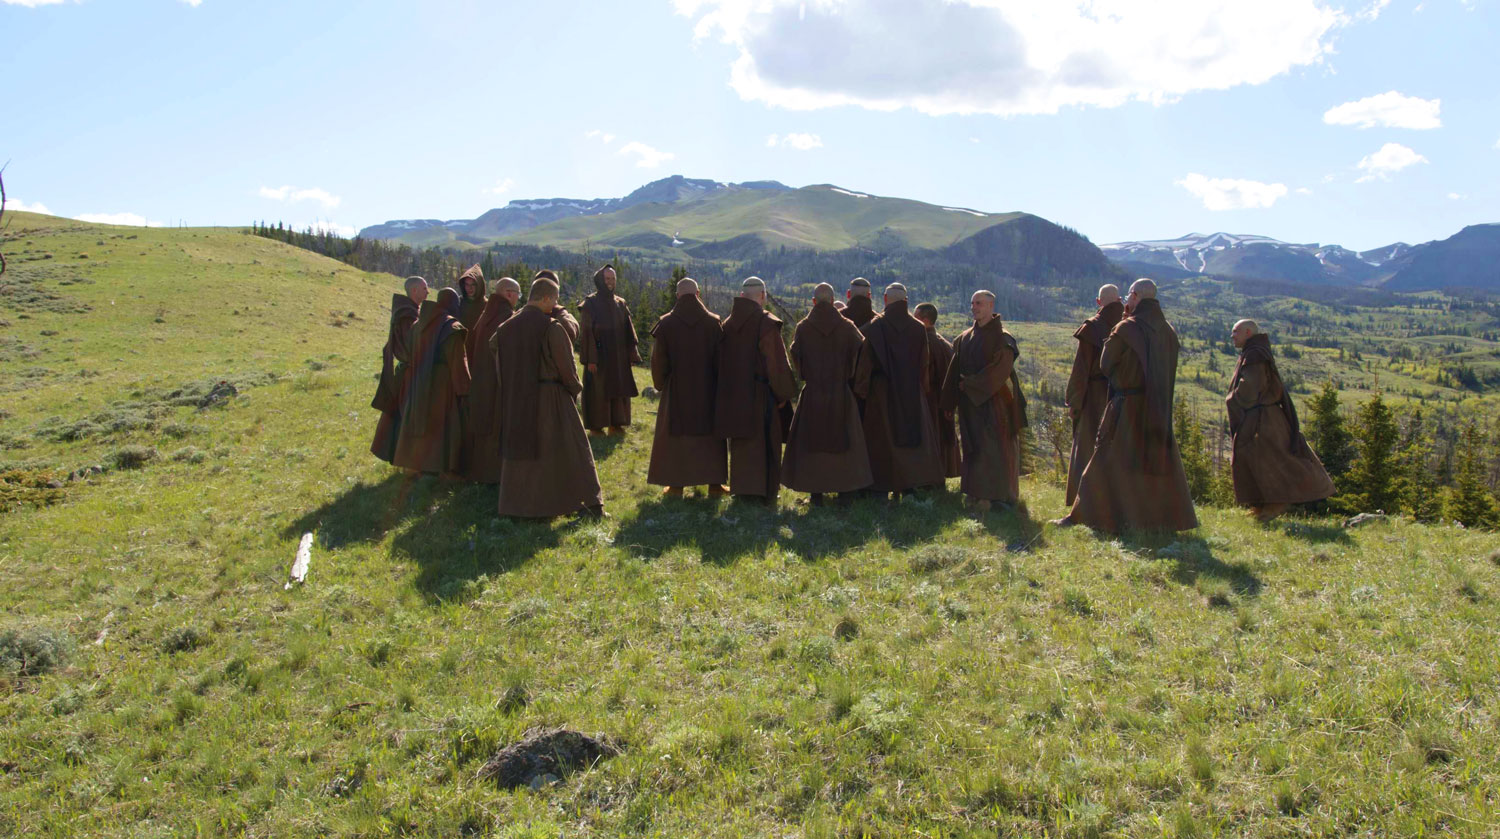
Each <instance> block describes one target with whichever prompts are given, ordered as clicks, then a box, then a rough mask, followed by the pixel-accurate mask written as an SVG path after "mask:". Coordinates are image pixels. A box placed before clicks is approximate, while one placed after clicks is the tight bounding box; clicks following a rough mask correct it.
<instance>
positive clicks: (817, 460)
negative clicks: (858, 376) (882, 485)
mask: <svg viewBox="0 0 1500 839" xmlns="http://www.w3.org/2000/svg"><path fill="white" fill-rule="evenodd" d="M864 341H865V339H864V336H862V335H860V334H859V329H858V327H856V326H855V325H854V323H853V322H852V321H850V320H848V319H847V318H845V317H843V315H841V314H840V313H839V310H838V309H837V308H835V307H834V305H833V303H831V302H820V303H814V304H813V308H812V311H811V312H809V313H808V315H807V317H805V318H803V319H802V322H801V323H799V324H797V330H796V332H794V333H793V336H792V350H791V354H790V360H791V364H792V367H793V369H795V370H796V372H797V375H798V376H800V377H801V378H802V382H803V386H802V395H801V396H800V397H798V399H797V411H796V413H795V414H794V415H793V416H792V429H791V433H790V435H789V436H788V437H787V443H786V455H785V457H784V458H783V459H782V464H781V470H782V482H783V483H785V484H786V486H787V488H788V489H794V490H796V491H798V492H810V493H829V492H854V491H856V490H861V489H864V488H865V487H868V486H869V485H870V483H871V481H873V480H874V479H873V477H872V476H871V474H870V453H869V450H868V448H867V447H866V445H865V430H864V426H862V425H861V424H860V419H859V404H858V403H857V402H856V400H855V398H854V376H855V373H856V372H857V371H858V369H859V353H860V348H861V347H862V346H864Z"/></svg>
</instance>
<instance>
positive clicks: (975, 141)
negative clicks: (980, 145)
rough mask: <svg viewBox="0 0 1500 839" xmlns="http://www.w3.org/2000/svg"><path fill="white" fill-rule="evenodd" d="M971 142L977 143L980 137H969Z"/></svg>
mask: <svg viewBox="0 0 1500 839" xmlns="http://www.w3.org/2000/svg"><path fill="white" fill-rule="evenodd" d="M969 142H971V143H977V142H979V138H978V137H970V138H969Z"/></svg>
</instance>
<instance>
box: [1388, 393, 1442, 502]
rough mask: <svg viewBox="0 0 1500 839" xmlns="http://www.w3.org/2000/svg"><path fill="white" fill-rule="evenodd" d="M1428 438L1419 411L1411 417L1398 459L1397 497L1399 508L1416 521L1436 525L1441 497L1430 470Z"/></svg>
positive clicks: (1435, 477) (1431, 469)
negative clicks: (1399, 499) (1398, 496)
mask: <svg viewBox="0 0 1500 839" xmlns="http://www.w3.org/2000/svg"><path fill="white" fill-rule="evenodd" d="M1432 451H1433V446H1432V437H1431V436H1430V435H1429V434H1428V433H1427V429H1426V428H1425V427H1424V425H1423V421H1422V409H1421V408H1418V409H1417V410H1416V411H1415V412H1413V413H1412V417H1411V422H1410V423H1408V424H1407V427H1406V436H1405V437H1404V438H1403V440H1402V442H1401V453H1400V455H1399V456H1398V460H1399V463H1398V469H1399V472H1400V474H1399V476H1398V478H1397V482H1398V484H1399V489H1398V494H1399V495H1400V497H1401V507H1402V509H1403V510H1405V511H1406V512H1408V513H1411V516H1412V518H1414V519H1416V520H1417V521H1423V522H1430V521H1437V520H1438V519H1439V518H1441V517H1442V514H1443V501H1442V493H1441V492H1440V489H1439V486H1438V480H1437V473H1436V472H1435V471H1434V470H1433V468H1432Z"/></svg>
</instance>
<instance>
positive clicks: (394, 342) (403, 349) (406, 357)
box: [391, 317, 417, 364]
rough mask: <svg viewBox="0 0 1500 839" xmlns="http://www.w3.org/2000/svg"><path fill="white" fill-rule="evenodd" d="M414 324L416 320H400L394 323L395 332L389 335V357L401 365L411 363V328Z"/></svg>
mask: <svg viewBox="0 0 1500 839" xmlns="http://www.w3.org/2000/svg"><path fill="white" fill-rule="evenodd" d="M416 323H417V319H416V318H409V317H408V318H402V319H400V320H398V321H396V331H395V332H393V333H392V334H391V355H392V356H393V357H394V358H395V359H396V360H397V361H399V362H401V363H402V364H410V363H411V328H412V327H413V326H415V325H416Z"/></svg>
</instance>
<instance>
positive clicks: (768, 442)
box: [714, 277, 797, 505]
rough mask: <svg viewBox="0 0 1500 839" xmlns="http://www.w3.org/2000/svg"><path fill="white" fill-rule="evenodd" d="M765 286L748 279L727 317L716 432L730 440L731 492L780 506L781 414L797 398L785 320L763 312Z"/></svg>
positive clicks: (741, 286) (754, 279)
mask: <svg viewBox="0 0 1500 839" xmlns="http://www.w3.org/2000/svg"><path fill="white" fill-rule="evenodd" d="M765 305H766V283H765V281H764V280H762V279H761V278H760V277H750V278H748V279H746V280H745V281H744V282H743V283H741V284H740V296H739V297H736V298H735V299H734V308H733V309H732V310H731V311H730V313H729V317H727V318H725V319H724V340H723V342H722V343H720V345H719V377H718V381H717V382H716V389H715V400H714V428H715V433H716V434H717V435H718V436H719V437H723V438H725V439H727V440H729V491H730V492H732V493H734V494H735V496H736V497H738V498H744V499H758V500H761V501H763V502H765V503H766V504H767V505H774V504H775V503H776V495H777V493H778V492H779V491H780V488H781V441H782V428H781V417H780V411H781V409H782V408H784V407H786V405H787V403H789V402H790V401H791V399H792V397H794V396H796V395H797V383H796V380H795V379H793V378H792V370H791V368H790V367H788V366H787V360H786V347H785V346H783V345H782V343H781V326H782V324H781V321H780V320H778V319H777V318H775V317H774V316H772V315H771V314H770V313H769V312H767V311H766V310H765Z"/></svg>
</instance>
